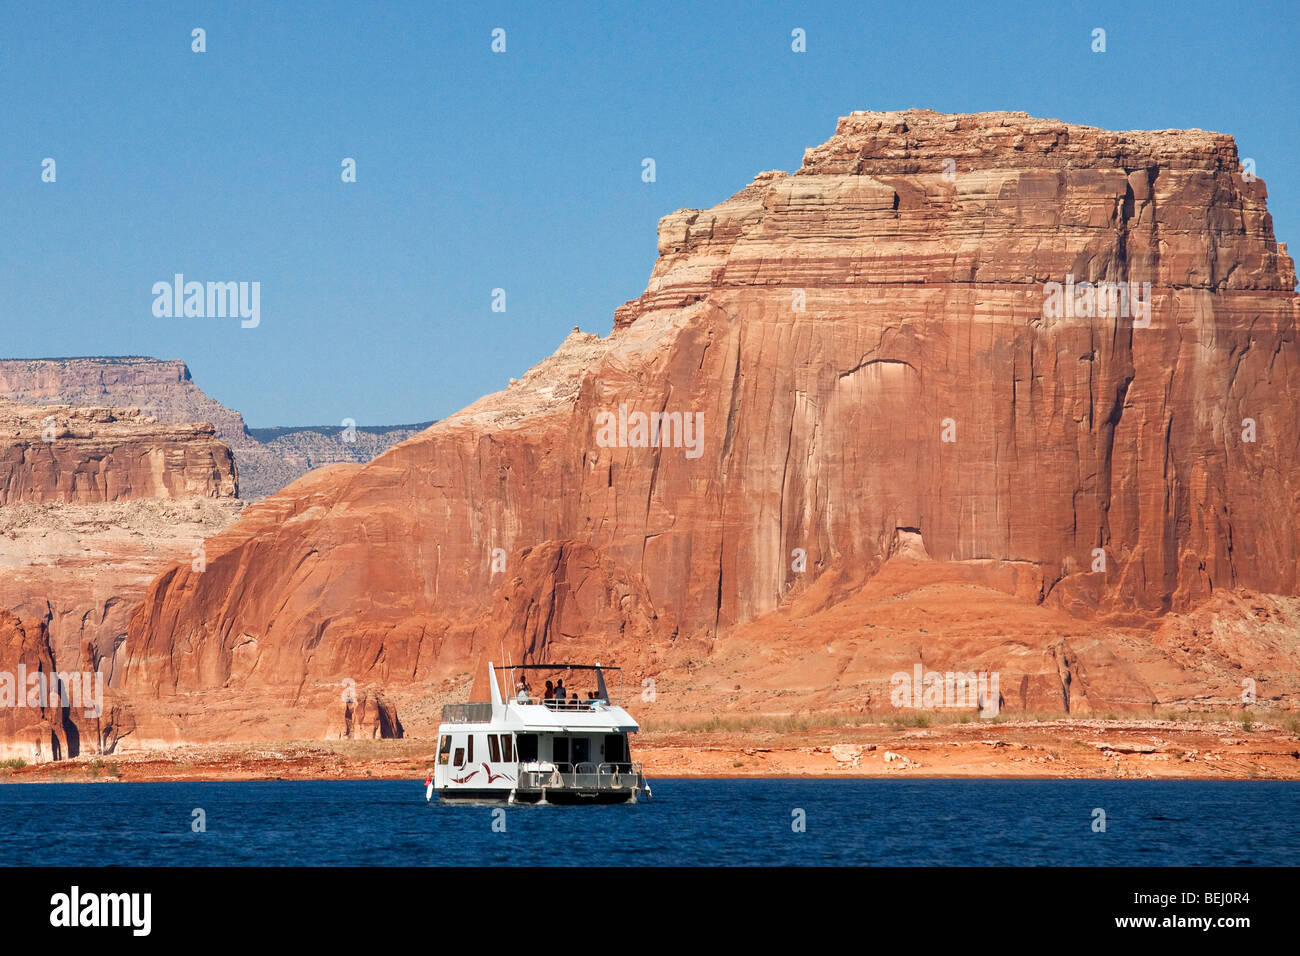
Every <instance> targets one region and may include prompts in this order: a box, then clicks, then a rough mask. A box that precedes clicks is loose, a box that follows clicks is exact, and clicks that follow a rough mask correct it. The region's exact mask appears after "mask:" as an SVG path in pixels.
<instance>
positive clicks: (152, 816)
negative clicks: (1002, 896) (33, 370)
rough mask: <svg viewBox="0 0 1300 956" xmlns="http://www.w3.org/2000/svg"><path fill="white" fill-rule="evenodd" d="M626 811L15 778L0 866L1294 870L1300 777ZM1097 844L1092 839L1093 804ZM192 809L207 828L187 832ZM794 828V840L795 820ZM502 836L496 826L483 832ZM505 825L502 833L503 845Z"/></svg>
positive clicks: (729, 789) (401, 789) (781, 797)
mask: <svg viewBox="0 0 1300 956" xmlns="http://www.w3.org/2000/svg"><path fill="white" fill-rule="evenodd" d="M652 785H653V787H654V797H655V799H654V800H653V801H652V802H650V803H642V804H639V805H636V806H608V807H555V806H544V807H527V806H520V807H508V808H504V810H503V811H501V812H497V813H495V814H494V812H493V808H492V807H487V806H463V805H457V806H446V805H440V804H438V803H437V801H436V799H435V801H434V802H433V803H431V804H430V803H426V802H425V799H424V786H423V782H422V781H419V780H411V781H265V782H241V783H118V784H30V785H19V784H10V785H5V786H0V865H6V866H14V865H24V866H26V865H61V866H85V865H91V866H94V865H127V866H132V865H144V864H152V865H173V866H207V865H239V866H243V865H253V866H280V865H306V866H317V865H322V866H323V865H352V866H357V865H361V866H365V865H381V866H386V865H404V866H412V865H414V866H419V865H459V864H472V865H500V864H542V865H545V864H572V865H578V866H586V865H593V864H604V865H634V866H655V865H698V864H731V865H768V864H823V865H824V864H848V865H861V864H875V865H986V864H987V865H1013V866H1016V865H1025V866H1029V865H1051V864H1057V865H1083V866H1106V865H1119V866H1165V865H1179V866H1202V865H1205V866H1208V865H1228V866H1241V865H1263V864H1273V865H1294V864H1295V863H1296V862H1297V861H1300V784H1297V783H1289V782H1274V781H1245V782H1204V781H1127V780H1125V781H1087V780H1065V781H1060V780H1029V781H1008V780H912V781H905V780H670V779H663V780H653V781H652ZM1097 808H1100V809H1102V810H1104V811H1105V814H1106V832H1104V833H1098V832H1094V831H1093V820H1094V810H1095V809H1097ZM195 809H201V810H202V811H203V819H204V823H205V825H206V832H202V833H196V832H194V831H193V829H192V822H193V821H194V820H195V819H196V816H195V814H194V812H193V811H194V810H195ZM797 811H803V813H802V819H803V821H804V823H805V827H806V828H805V829H804V831H803V832H796V829H795V826H794V824H796V823H797V822H798V821H799V820H800V816H801V815H800V814H799V813H798V812H797ZM494 825H495V829H494ZM502 826H504V832H498V831H499V830H500V828H501V827H502Z"/></svg>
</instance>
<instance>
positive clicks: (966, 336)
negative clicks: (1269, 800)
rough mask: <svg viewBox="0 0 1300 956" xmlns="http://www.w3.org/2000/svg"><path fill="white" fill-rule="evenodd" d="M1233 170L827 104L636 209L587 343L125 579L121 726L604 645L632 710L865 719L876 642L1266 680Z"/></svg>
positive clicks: (1260, 314) (313, 722) (1264, 518)
mask: <svg viewBox="0 0 1300 956" xmlns="http://www.w3.org/2000/svg"><path fill="white" fill-rule="evenodd" d="M1265 198H1266V191H1265V186H1264V183H1263V182H1262V181H1259V180H1254V179H1251V180H1245V179H1243V177H1242V175H1241V170H1240V162H1239V159H1238V155H1237V149H1236V146H1235V144H1234V142H1233V140H1232V138H1231V137H1229V136H1226V135H1220V134H1216V133H1208V132H1202V131H1200V130H1166V131H1158V132H1108V131H1104V130H1099V129H1093V128H1088V127H1081V126H1075V125H1070V124H1066V123H1063V122H1058V121H1054V120H1044V119H1035V118H1031V117H1029V116H1027V115H1025V114H1022V113H983V114H971V115H945V114H938V113H934V112H930V111H926V110H908V111H902V112H885V113H876V112H861V113H854V114H852V115H850V116H848V117H845V118H843V119H841V120H840V121H839V124H838V127H837V129H836V132H835V135H834V136H833V137H832V138H831V139H830V140H828V141H827V142H826V143H824V144H822V145H821V146H818V147H815V148H813V149H809V150H808V151H807V152H806V153H805V156H804V160H803V164H802V166H801V168H800V169H799V170H797V171H796V172H795V173H793V174H786V173H783V172H765V173H761V174H759V175H758V177H757V178H756V179H755V180H754V181H753V182H752V183H751V184H750V185H749V186H747V187H745V188H744V189H742V190H741V191H740V192H738V193H736V194H735V195H734V196H732V197H731V198H730V199H728V200H726V201H725V202H722V203H721V204H719V205H717V206H715V207H714V208H712V209H708V210H681V211H678V212H675V213H672V214H671V215H668V216H666V217H664V218H663V219H662V220H661V222H660V225H659V258H658V261H657V263H656V264H655V266H654V269H653V272H652V274H651V276H650V281H649V285H648V287H647V289H646V291H645V292H644V293H643V294H642V295H641V296H640V297H639V298H637V299H634V300H632V301H630V302H628V303H627V304H626V305H624V306H622V307H621V308H619V309H618V310H617V312H616V315H615V322H614V328H613V331H612V332H611V334H610V335H609V336H608V337H605V338H600V337H597V336H595V335H589V334H583V333H581V332H579V331H577V330H576V329H575V331H574V332H573V334H571V335H570V336H569V337H568V338H567V339H566V340H565V341H564V342H563V344H562V345H561V346H560V347H559V349H558V350H557V351H556V352H555V354H554V355H552V356H551V357H550V358H548V359H546V360H545V361H543V362H541V363H540V364H539V365H537V366H536V367H534V368H533V369H532V370H530V371H529V372H528V373H527V374H525V375H524V376H523V377H522V378H521V379H519V380H518V381H512V383H511V385H510V386H509V387H508V388H507V389H505V390H504V391H501V392H498V393H496V394H493V395H489V396H487V397H484V398H482V399H481V400H479V401H478V402H476V403H474V404H473V405H471V406H469V407H468V408H466V409H464V410H462V411H461V412H459V413H457V414H456V415H453V416H451V417H450V418H448V419H446V420H444V421H441V422H439V423H438V424H436V425H434V426H433V427H431V428H429V429H427V430H425V431H423V432H421V433H420V434H418V435H416V436H415V437H413V438H411V439H409V440H407V441H405V442H402V443H401V444H399V445H397V446H395V447H394V448H392V449H390V450H389V451H387V452H386V453H384V454H382V455H380V456H379V457H378V458H376V459H375V460H374V461H372V462H370V463H369V464H366V465H337V466H333V467H330V468H326V469H322V470H319V471H316V472H312V473H311V474H309V475H307V476H306V477H304V478H302V479H300V480H299V481H297V482H296V483H294V484H293V485H291V486H289V487H288V488H286V489H284V490H283V491H282V492H280V493H279V494H277V495H274V496H272V497H270V498H268V499H267V500H265V501H263V502H260V503H258V504H256V505H253V506H251V507H249V508H247V509H246V510H245V511H244V513H243V515H242V517H241V518H240V520H238V521H237V522H236V523H234V524H233V525H231V526H229V527H228V528H226V529H225V530H224V531H222V532H221V533H219V534H218V535H216V536H215V537H213V538H211V539H209V540H208V541H207V542H206V548H207V565H206V569H205V570H204V571H203V572H202V573H196V572H195V571H194V570H193V569H192V568H191V566H190V565H189V563H188V562H186V561H184V560H182V561H178V562H177V563H176V564H175V565H174V566H172V567H170V568H169V569H168V570H166V571H165V572H164V573H163V574H162V575H161V576H160V577H158V578H157V580H155V581H154V582H153V584H152V585H151V586H150V587H149V589H148V592H147V594H146V595H145V596H144V598H143V600H142V601H141V602H140V603H139V604H138V606H137V607H136V608H135V610H134V613H133V616H132V618H131V620H130V625H129V631H128V634H127V636H126V639H125V641H124V642H122V643H120V644H119V645H118V646H117V648H116V651H115V658H114V661H113V667H112V673H113V680H112V682H111V684H112V692H111V693H112V694H113V695H115V701H116V703H115V706H118V707H120V708H121V709H122V712H125V711H129V712H130V714H131V722H130V728H131V729H130V731H129V733H127V734H126V735H125V736H124V737H122V739H121V743H122V746H123V747H124V748H127V747H141V746H148V745H151V744H158V743H171V742H179V741H195V740H229V741H237V740H256V739H289V738H294V737H320V736H340V735H342V734H344V733H345V732H346V728H347V727H348V726H349V722H351V721H355V720H356V719H357V718H358V710H359V709H360V710H361V711H365V712H367V713H368V715H369V716H367V717H366V719H367V720H368V721H370V723H371V724H372V725H373V726H375V727H379V728H380V729H379V732H380V735H381V736H387V735H390V734H391V733H394V732H395V731H393V730H392V728H391V726H390V729H389V730H388V731H384V730H383V728H382V727H380V724H381V723H384V722H383V721H378V717H377V716H376V715H377V713H378V711H379V710H380V709H386V711H385V712H389V713H390V718H389V719H388V720H387V723H389V724H390V725H391V724H392V723H393V721H395V717H396V711H398V710H400V712H401V715H402V720H403V722H404V723H405V724H406V726H407V729H408V731H411V732H415V733H417V734H432V732H433V729H434V727H435V726H436V723H437V710H438V708H437V704H438V703H440V702H441V701H442V700H446V699H453V698H455V697H456V695H463V694H464V693H466V692H467V691H469V689H470V687H469V685H470V683H471V682H475V683H477V685H478V686H477V687H475V688H474V692H475V693H476V694H477V695H480V696H481V695H482V694H483V693H484V687H483V686H482V678H481V676H480V674H481V670H482V665H483V662H484V661H485V660H487V659H489V658H490V659H494V660H501V659H502V658H503V657H507V658H509V659H511V660H513V661H515V662H519V661H523V660H533V661H547V660H550V661H554V660H562V659H579V660H601V661H603V662H604V663H606V664H618V665H621V666H622V667H624V668H625V669H626V671H625V680H626V682H627V684H628V685H629V687H630V689H631V691H632V698H633V706H632V709H633V711H634V712H635V713H636V714H637V715H638V716H639V717H641V718H643V719H645V720H647V721H649V722H651V723H654V722H655V721H656V720H660V719H664V718H667V717H668V716H669V715H674V714H679V715H680V714H707V715H720V716H735V717H743V716H746V715H757V714H768V715H776V714H814V713H843V712H850V713H865V714H875V715H877V716H878V717H882V718H883V717H886V716H888V715H890V714H891V713H897V712H896V711H893V710H892V708H891V705H890V699H889V698H890V680H891V675H893V674H894V673H896V672H899V671H907V672H910V671H911V669H912V668H913V666H914V665H916V664H921V665H922V666H923V667H924V668H925V669H926V670H935V671H947V670H954V671H958V670H959V671H986V672H997V673H999V674H1000V687H1001V695H1002V697H1003V699H1004V701H1003V705H1004V707H1005V708H1006V709H1008V710H1010V711H1013V712H1015V711H1038V712H1054V713H1058V714H1060V713H1066V714H1070V715H1075V716H1077V715H1082V714H1089V713H1093V714H1103V713H1108V712H1123V711H1128V712H1137V713H1149V712H1151V711H1152V710H1153V709H1154V708H1157V707H1161V708H1171V707H1172V708H1184V709H1192V710H1195V709H1198V708H1213V707H1224V706H1231V705H1239V703H1240V700H1241V695H1242V692H1243V679H1249V680H1250V681H1252V682H1253V684H1252V685H1251V686H1252V687H1253V688H1254V691H1255V693H1256V694H1257V695H1258V698H1259V700H1260V702H1261V703H1266V704H1271V705H1273V706H1279V707H1283V708H1285V707H1290V706H1293V703H1292V702H1293V700H1294V694H1295V693H1296V691H1297V689H1298V685H1300V639H1298V638H1297V634H1298V633H1300V629H1298V627H1297V625H1298V624H1300V600H1298V599H1297V594H1300V587H1298V584H1300V582H1298V580H1297V578H1298V576H1300V473H1298V471H1297V464H1296V463H1297V461H1300V454H1298V453H1300V420H1298V417H1300V344H1298V343H1297V324H1298V318H1300V300H1297V296H1296V294H1295V285H1296V274H1295V268H1294V263H1293V261H1292V259H1291V258H1290V257H1289V256H1288V255H1287V253H1286V249H1285V246H1283V245H1280V244H1278V243H1277V242H1276V241H1275V238H1274V235H1273V229H1272V222H1271V218H1270V216H1269V214H1268V212H1267V209H1266V204H1265ZM1067 277H1073V278H1074V280H1076V281H1084V280H1087V281H1089V282H1094V283H1098V282H1115V283H1120V282H1125V283H1127V282H1135V283H1139V285H1140V284H1142V283H1148V282H1149V283H1150V285H1151V293H1150V304H1151V312H1150V319H1151V321H1150V323H1149V325H1146V326H1145V327H1141V326H1137V325H1135V321H1134V318H1133V317H1132V316H1116V315H1113V314H1110V315H1103V316H1097V315H1093V316H1080V315H1079V314H1078V313H1076V314H1073V315H1070V316H1068V317H1060V316H1057V317H1044V299H1045V290H1046V288H1047V287H1048V284H1049V283H1053V282H1056V283H1064V282H1065V281H1066V280H1067ZM1108 311H1109V310H1108ZM620 406H626V409H627V410H628V411H631V412H635V411H642V412H659V411H665V412H680V413H683V414H688V413H689V414H692V415H695V414H698V415H701V416H702V430H701V432H700V437H701V443H700V445H699V447H698V448H697V449H696V451H697V452H698V454H695V455H688V454H687V453H686V451H687V450H686V449H684V448H678V447H625V446H623V447H620V446H618V445H615V446H612V447H611V446H609V443H608V442H602V441H600V440H599V439H600V437H601V432H600V425H601V416H602V414H603V413H610V412H613V413H615V414H617V412H618V409H619V407H620ZM1246 419H1249V420H1251V422H1253V423H1254V434H1253V435H1251V434H1250V433H1249V426H1248V425H1247V424H1246V423H1245V420H1246ZM1251 437H1253V438H1254V440H1253V441H1250V440H1247V439H1248V438H1251ZM952 438H955V440H945V439H952ZM1097 549H1101V550H1100V552H1099V551H1098V550H1097ZM1098 554H1104V556H1105V563H1104V569H1101V568H1100V566H1099V565H1098V558H1097V556H1098ZM502 562H504V569H503V567H502ZM652 681H653V684H651V683H650V682H652ZM352 688H355V692H353V690H352ZM651 689H653V691H654V692H653V693H650V691H651ZM351 698H355V700H351V702H349V700H350V699H351Z"/></svg>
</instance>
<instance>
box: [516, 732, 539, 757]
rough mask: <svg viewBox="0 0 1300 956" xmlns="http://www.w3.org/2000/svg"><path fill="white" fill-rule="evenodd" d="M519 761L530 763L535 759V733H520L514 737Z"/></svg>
mask: <svg viewBox="0 0 1300 956" xmlns="http://www.w3.org/2000/svg"><path fill="white" fill-rule="evenodd" d="M515 744H516V749H517V750H518V756H519V762H520V763H532V762H533V761H534V760H536V759H537V735H536V734H520V735H519V736H518V737H517V738H516V739H515Z"/></svg>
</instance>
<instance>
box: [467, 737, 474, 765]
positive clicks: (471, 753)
mask: <svg viewBox="0 0 1300 956" xmlns="http://www.w3.org/2000/svg"><path fill="white" fill-rule="evenodd" d="M468 747H469V762H470V763H473V762H474V735H473V734H470V735H469V743H468Z"/></svg>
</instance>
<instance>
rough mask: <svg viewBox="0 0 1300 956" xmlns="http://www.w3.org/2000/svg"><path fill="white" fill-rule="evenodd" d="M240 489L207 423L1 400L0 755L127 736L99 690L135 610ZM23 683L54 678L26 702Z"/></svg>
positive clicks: (50, 752)
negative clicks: (67, 691)
mask: <svg viewBox="0 0 1300 956" xmlns="http://www.w3.org/2000/svg"><path fill="white" fill-rule="evenodd" d="M235 491H236V473H235V463H234V458H233V456H232V455H231V452H230V449H229V448H228V447H226V445H224V444H223V443H221V442H220V441H218V440H217V438H216V437H215V432H214V429H213V427H212V426H211V425H208V424H161V423H159V422H158V421H156V420H154V419H153V418H148V417H146V416H144V415H143V414H141V412H140V411H139V409H119V408H103V407H87V408H77V407H70V406H61V405H49V406H28V405H18V404H15V403H12V402H6V401H0V752H4V753H6V754H7V755H8V756H18V757H22V758H23V759H26V760H37V761H39V760H48V759H59V758H61V757H68V756H76V755H77V754H78V753H80V752H82V751H83V750H86V749H88V750H90V752H95V751H98V750H100V749H102V748H105V747H107V748H111V747H113V746H115V745H116V743H117V741H118V740H119V739H120V738H121V737H122V736H123V735H124V734H126V735H129V734H130V732H131V730H132V725H131V723H130V717H129V711H127V710H125V709H123V708H121V707H119V706H118V705H117V701H116V699H115V698H116V695H115V694H114V693H113V692H111V691H109V690H108V687H109V685H110V684H111V683H112V681H113V679H114V676H115V675H114V672H113V665H114V660H115V654H116V650H117V647H118V646H119V645H120V643H121V641H122V639H123V638H124V637H125V634H126V625H127V620H128V615H129V612H130V609H131V607H132V605H133V603H134V602H135V601H136V600H138V599H139V598H140V597H141V596H142V595H143V593H144V591H145V588H146V587H147V586H148V584H149V583H150V582H151V581H152V580H153V579H154V577H156V576H157V574H158V573H159V572H160V571H162V570H164V569H165V568H166V567H167V566H168V565H169V564H171V563H172V562H174V561H176V560H177V559H184V560H193V556H194V554H195V553H196V551H195V549H196V548H199V547H201V543H202V540H203V537H204V536H205V534H208V533H212V532H213V531H215V530H217V529H219V528H221V527H224V526H225V525H227V524H229V523H230V522H231V521H232V520H233V519H234V517H235V515H236V514H237V512H238V509H239V506H240V505H241V504H242V503H241V502H239V501H237V500H236V499H235ZM24 674H26V675H50V674H58V675H61V676H60V677H59V678H57V679H56V683H55V684H53V685H52V684H50V683H49V682H48V681H46V683H45V688H46V689H45V692H44V696H43V697H42V696H41V693H40V691H39V689H38V692H37V698H36V699H35V700H34V701H33V702H32V704H26V703H18V702H17V701H18V700H22V701H26V700H27V698H28V687H27V685H26V682H25V680H24V679H23V675H24ZM37 680H38V684H39V683H40V681H41V680H44V678H39V677H38V678H37ZM6 682H9V683H10V684H12V685H13V686H12V687H8V686H7V684H6ZM58 686H62V687H64V688H75V691H74V692H73V693H72V695H71V696H72V700H71V706H69V702H68V701H64V700H62V698H61V696H60V695H59V694H58V693H57V688H58ZM51 688H53V689H51ZM83 688H84V689H85V692H86V693H87V694H90V692H91V691H90V689H91V688H94V698H95V700H93V701H90V700H88V701H86V702H84V703H83V701H82V700H81V695H82V691H83ZM92 712H93V714H92Z"/></svg>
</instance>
